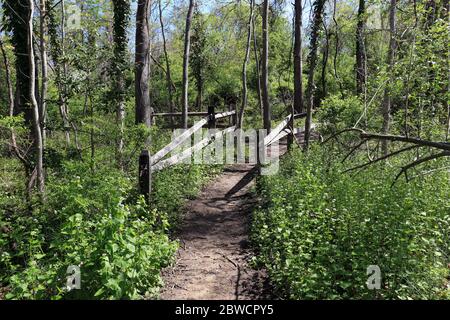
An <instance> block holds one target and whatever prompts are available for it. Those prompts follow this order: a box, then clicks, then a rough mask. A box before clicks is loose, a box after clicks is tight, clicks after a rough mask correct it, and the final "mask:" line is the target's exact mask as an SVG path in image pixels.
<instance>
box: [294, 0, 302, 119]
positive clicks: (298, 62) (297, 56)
mask: <svg viewBox="0 0 450 320" xmlns="http://www.w3.org/2000/svg"><path fill="white" fill-rule="evenodd" d="M302 11H303V8H302V0H295V22H294V24H295V29H294V38H295V39H294V110H295V112H297V113H301V112H303V80H302V74H303V64H302V13H303V12H302Z"/></svg>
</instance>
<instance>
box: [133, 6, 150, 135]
mask: <svg viewBox="0 0 450 320" xmlns="http://www.w3.org/2000/svg"><path fill="white" fill-rule="evenodd" d="M149 7H150V0H138V4H137V13H136V44H135V45H136V53H135V94H136V98H135V99H136V117H135V120H136V124H139V123H143V124H145V125H146V126H147V127H150V126H151V110H150V94H149V87H148V85H149V83H148V81H149V72H148V71H149V68H148V66H149V57H150V52H149V49H150V47H149V29H148V13H149Z"/></svg>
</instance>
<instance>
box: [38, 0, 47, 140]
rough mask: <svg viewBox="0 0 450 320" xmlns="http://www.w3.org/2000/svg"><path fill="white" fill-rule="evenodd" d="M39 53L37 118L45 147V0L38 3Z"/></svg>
mask: <svg viewBox="0 0 450 320" xmlns="http://www.w3.org/2000/svg"><path fill="white" fill-rule="evenodd" d="M40 11H41V15H40V32H41V37H40V51H41V72H42V83H41V96H40V104H39V117H40V120H41V124H40V125H41V130H42V144H43V145H44V147H45V145H46V140H47V139H46V138H47V134H46V122H47V102H46V100H47V89H48V61H47V42H46V40H45V36H46V34H47V0H41V1H40Z"/></svg>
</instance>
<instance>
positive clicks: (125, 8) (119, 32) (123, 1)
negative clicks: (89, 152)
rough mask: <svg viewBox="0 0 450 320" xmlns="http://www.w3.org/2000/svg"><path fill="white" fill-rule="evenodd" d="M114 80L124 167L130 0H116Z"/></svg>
mask: <svg viewBox="0 0 450 320" xmlns="http://www.w3.org/2000/svg"><path fill="white" fill-rule="evenodd" d="M113 4H114V28H113V34H114V35H113V37H114V78H115V79H114V80H115V87H116V103H117V105H116V123H117V127H118V128H119V137H118V139H117V162H118V165H119V167H122V156H123V148H124V142H123V133H124V129H125V98H126V92H125V75H124V72H125V70H126V68H127V52H128V46H127V45H128V38H127V28H128V17H129V13H130V3H129V0H114V1H113Z"/></svg>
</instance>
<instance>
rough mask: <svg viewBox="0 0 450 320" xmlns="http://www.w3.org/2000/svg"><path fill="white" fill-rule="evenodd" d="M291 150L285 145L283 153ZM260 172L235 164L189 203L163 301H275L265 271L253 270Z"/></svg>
mask: <svg viewBox="0 0 450 320" xmlns="http://www.w3.org/2000/svg"><path fill="white" fill-rule="evenodd" d="M285 151H286V145H285V143H283V142H281V143H280V153H281V154H283V153H284V152H285ZM255 175H256V168H255V166H254V165H250V164H235V165H232V166H229V167H227V168H226V169H225V170H224V172H223V174H222V175H220V176H219V177H218V178H217V179H215V180H214V181H212V182H211V183H210V184H209V185H207V186H206V188H204V190H203V191H202V192H201V194H200V195H199V196H198V197H197V199H195V200H192V201H190V202H188V204H187V206H186V216H185V217H184V220H183V223H182V225H181V228H180V231H179V233H178V234H177V238H178V239H179V240H180V249H179V250H178V253H177V260H176V264H175V265H174V266H172V267H169V268H167V269H165V270H164V271H163V278H164V282H165V287H164V288H163V289H162V291H161V299H167V300H169V299H170V300H180V299H193V300H206V299H207V300H218V299H221V300H258V299H270V298H273V297H272V296H271V288H270V285H269V281H268V277H267V274H266V272H265V271H264V270H255V269H253V268H252V267H251V266H250V265H249V261H250V259H251V258H252V257H253V252H252V249H251V247H250V244H249V239H248V236H249V219H250V214H251V212H252V210H253V209H254V207H255V206H256V205H257V202H258V200H257V199H255V198H254V195H253V194H252V193H251V192H250V190H251V187H252V186H253V185H254V183H255Z"/></svg>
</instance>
